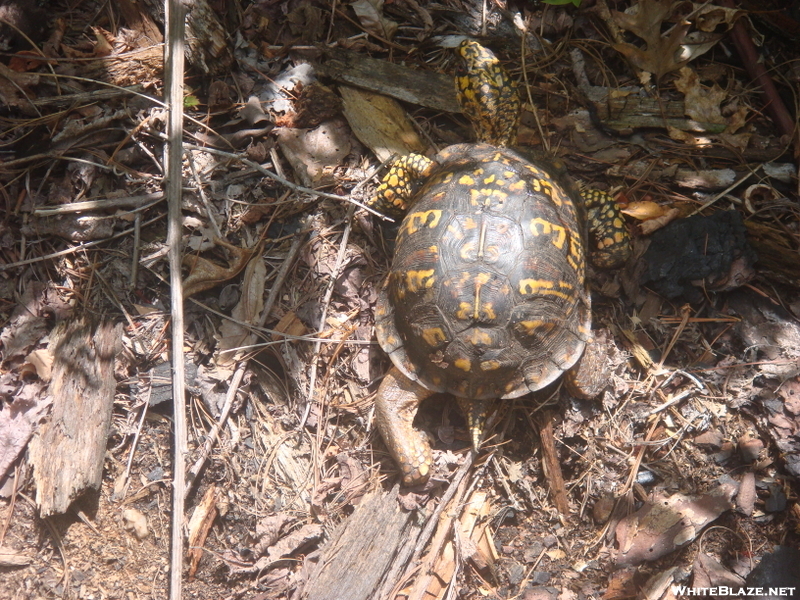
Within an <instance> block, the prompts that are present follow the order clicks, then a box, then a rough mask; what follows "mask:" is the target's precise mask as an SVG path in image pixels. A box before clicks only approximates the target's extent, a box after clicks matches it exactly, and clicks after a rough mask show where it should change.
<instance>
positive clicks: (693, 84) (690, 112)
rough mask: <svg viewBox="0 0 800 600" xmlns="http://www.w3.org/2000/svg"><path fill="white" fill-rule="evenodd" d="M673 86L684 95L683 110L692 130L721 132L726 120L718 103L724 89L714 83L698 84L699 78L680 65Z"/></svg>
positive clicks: (723, 93)
mask: <svg viewBox="0 0 800 600" xmlns="http://www.w3.org/2000/svg"><path fill="white" fill-rule="evenodd" d="M675 87H676V88H677V89H678V91H679V92H681V93H683V95H684V96H685V97H686V101H685V103H684V106H685V108H684V112H685V113H686V116H687V117H690V118H691V119H692V120H693V123H692V129H693V130H694V131H708V132H711V133H722V132H723V131H725V128H726V127H727V120H726V119H725V117H723V116H722V112H721V110H720V104H722V102H723V101H724V100H725V97H726V94H725V91H724V90H723V89H722V88H721V87H719V86H718V85H717V84H716V83H715V84H714V86H713V87H711V88H706V87H703V86H702V85H700V78H699V77H698V76H697V73H695V72H694V71H693V70H692V69H690V68H689V67H682V68H681V69H680V72H679V76H678V78H677V79H676V80H675Z"/></svg>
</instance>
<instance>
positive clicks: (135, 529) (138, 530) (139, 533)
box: [122, 508, 150, 540]
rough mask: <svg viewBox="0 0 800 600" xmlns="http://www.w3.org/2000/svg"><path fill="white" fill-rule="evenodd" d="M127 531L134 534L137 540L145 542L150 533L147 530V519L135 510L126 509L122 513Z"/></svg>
mask: <svg viewBox="0 0 800 600" xmlns="http://www.w3.org/2000/svg"><path fill="white" fill-rule="evenodd" d="M122 519H123V521H124V522H125V523H124V524H125V529H126V530H128V531H130V532H132V533H133V535H135V536H136V539H137V540H143V539H144V538H146V537H147V536H148V534H149V533H150V532H149V531H148V528H147V517H146V516H144V514H143V513H141V512H139V511H138V510H136V509H135V508H126V509H125V510H124V511H122Z"/></svg>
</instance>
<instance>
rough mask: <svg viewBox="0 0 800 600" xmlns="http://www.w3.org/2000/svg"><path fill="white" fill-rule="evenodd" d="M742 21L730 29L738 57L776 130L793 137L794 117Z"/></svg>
mask: <svg viewBox="0 0 800 600" xmlns="http://www.w3.org/2000/svg"><path fill="white" fill-rule="evenodd" d="M722 6H725V7H726V8H731V9H735V8H736V4H735V3H734V2H733V0H722ZM742 21H743V19H737V20H736V22H735V23H734V24H733V28H732V29H731V38H733V43H734V45H735V46H736V50H737V51H738V52H739V58H741V59H742V64H743V65H744V68H745V69H746V70H747V74H748V75H750V77H751V79H752V80H753V81H754V82H755V84H756V85H757V86H758V87H759V88H761V95H762V96H763V99H764V103H765V106H764V110H765V111H766V112H767V114H768V115H769V116H770V118H772V120H773V121H774V122H775V126H776V127H777V128H778V131H779V132H780V133H781V135H786V136H790V137H793V136H794V130H795V122H794V119H792V117H791V115H789V111H788V110H786V105H785V104H784V103H783V100H782V99H781V96H780V94H779V93H778V90H777V88H776V87H775V84H774V83H773V81H772V79H771V78H770V76H769V75H768V74H767V69H766V67H765V66H764V63H763V62H762V61H761V60H760V59H759V56H758V52H757V51H756V47H755V44H753V40H752V39H751V38H750V36H749V35H748V33H747V30H746V29H745V28H744V24H743V22H742ZM792 141H793V142H794V141H795V140H794V139H793V140H792Z"/></svg>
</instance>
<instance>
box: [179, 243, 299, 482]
mask: <svg viewBox="0 0 800 600" xmlns="http://www.w3.org/2000/svg"><path fill="white" fill-rule="evenodd" d="M307 234H308V229H307V228H303V230H302V231H301V232H300V233H299V234H298V235H296V236H295V238H294V240H292V245H291V246H290V247H289V252H288V254H287V255H286V258H284V259H283V264H281V267H280V269H278V272H277V274H276V275H275V281H274V282H273V284H272V288H271V289H270V291H269V295H268V296H267V300H266V301H265V302H264V309H263V310H262V311H261V316H260V318H259V320H258V323H257V324H256V326H257V327H263V326H264V323H266V322H267V319H268V318H269V313H270V312H271V311H272V307H273V306H274V305H275V302H276V301H277V299H278V295H279V294H280V292H281V288H282V287H283V282H284V281H285V280H286V276H287V275H288V274H289V269H290V268H291V267H292V265H293V264H294V261H295V259H296V258H297V255H298V254H299V252H300V248H301V247H302V246H303V243H304V242H305V240H306V235H307ZM248 362H249V361H248V360H247V359H245V360H242V361H240V362H239V364H238V365H237V366H236V371H235V372H234V374H233V377H231V382H230V384H229V385H228V393H227V395H226V396H225V404H224V405H223V406H222V410H221V411H220V415H219V418H218V419H217V422H216V423H214V426H213V427H212V428H211V431H209V432H208V434H207V435H206V439H205V442H204V443H203V447H202V448H201V449H200V456H199V457H198V458H197V460H196V461H195V462H194V464H193V465H192V468H191V469H189V476H188V478H187V480H186V491H187V492H189V491H190V490H192V489H193V488H194V484H195V483H196V481H197V476H198V475H199V474H200V471H201V470H202V468H203V465H205V462H206V460H208V457H209V455H210V454H211V449H212V448H213V447H214V444H215V443H216V442H217V439H218V438H219V432H220V431H222V428H223V427H224V426H225V421H226V420H227V419H228V415H229V414H230V412H231V407H233V401H234V399H235V398H236V393H237V392H238V391H239V384H241V382H242V379H243V378H244V374H245V371H246V370H247V364H248Z"/></svg>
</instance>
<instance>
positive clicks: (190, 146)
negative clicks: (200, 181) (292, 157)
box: [186, 144, 394, 221]
mask: <svg viewBox="0 0 800 600" xmlns="http://www.w3.org/2000/svg"><path fill="white" fill-rule="evenodd" d="M186 148H188V149H189V150H200V151H201V152H208V153H209V154H216V155H217V156H224V157H226V158H230V159H233V160H238V161H239V162H241V163H242V164H245V165H247V166H249V167H251V168H253V169H255V170H256V171H258V172H259V173H262V174H263V175H266V176H267V177H269V178H270V179H272V180H274V181H277V182H278V183H280V184H281V185H285V186H286V187H288V188H289V189H292V190H294V191H296V192H301V193H303V194H311V195H313V196H318V197H319V198H328V199H329V200H336V201H338V202H349V203H350V204H354V205H356V206H358V207H359V208H363V209H364V210H366V211H367V212H369V213H372V214H373V215H375V216H376V217H380V218H381V219H383V220H384V221H394V219H392V218H390V217H387V216H386V215H383V214H381V213H379V212H378V211H377V210H375V209H374V208H372V207H369V206H367V205H366V204H362V203H361V202H358V201H357V200H353V199H352V198H349V197H347V196H337V195H336V194H328V193H327V192H320V191H319V190H314V189H311V188H307V187H303V186H302V185H297V184H296V183H292V182H291V181H289V180H288V179H284V178H283V177H281V176H280V175H278V174H277V173H273V172H272V171H270V170H269V169H265V168H264V167H262V166H261V165H260V164H258V163H257V162H253V161H252V160H249V159H247V158H244V157H243V156H239V155H238V154H233V153H231V152H225V151H224V150H217V149H216V148H204V147H203V146H195V145H194V144H186Z"/></svg>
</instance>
